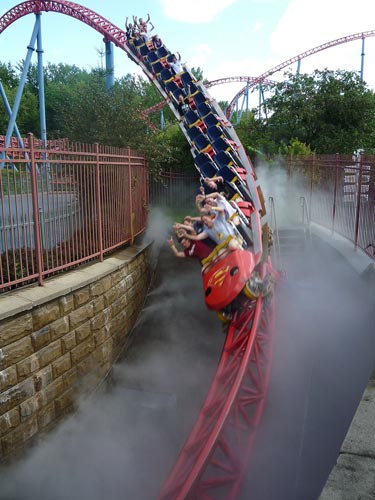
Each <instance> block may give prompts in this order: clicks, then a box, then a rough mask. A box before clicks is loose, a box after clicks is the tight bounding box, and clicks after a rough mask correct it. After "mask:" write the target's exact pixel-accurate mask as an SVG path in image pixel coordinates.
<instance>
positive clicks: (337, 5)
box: [270, 0, 375, 87]
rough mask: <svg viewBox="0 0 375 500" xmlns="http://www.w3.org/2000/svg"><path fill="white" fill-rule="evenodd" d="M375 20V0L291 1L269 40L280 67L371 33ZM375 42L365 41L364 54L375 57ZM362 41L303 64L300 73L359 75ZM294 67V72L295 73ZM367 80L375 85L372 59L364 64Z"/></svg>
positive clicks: (333, 49)
mask: <svg viewBox="0 0 375 500" xmlns="http://www.w3.org/2000/svg"><path fill="white" fill-rule="evenodd" d="M374 18H375V2H374V0H357V1H356V2H353V1H352V0H329V1H327V0H316V1H315V2H313V3H310V4H306V2H305V0H291V1H290V2H289V5H288V7H287V9H286V11H285V13H284V15H283V16H282V17H281V18H280V20H279V22H278V24H277V27H276V29H275V31H274V32H273V33H272V34H271V36H270V49H271V51H272V54H273V56H274V57H275V59H278V64H280V63H281V62H282V61H285V60H288V59H290V58H292V57H294V56H296V55H298V54H303V53H304V52H306V51H307V50H310V49H313V48H315V47H318V46H320V45H322V44H324V43H326V42H330V41H333V40H336V39H338V38H342V37H346V36H349V35H352V34H356V33H362V32H365V31H371V30H372V28H373V25H372V24H373V19H374ZM374 45H375V42H374V39H373V38H366V39H365V53H366V52H367V53H368V55H370V54H372V53H373V50H374ZM370 49H371V50H370ZM361 52H362V41H361V39H359V40H355V41H350V42H348V43H345V44H341V45H337V46H335V47H331V48H329V49H327V50H324V51H320V52H317V53H316V54H314V55H311V56H308V57H307V58H305V59H302V60H301V72H306V73H310V72H312V71H313V70H314V69H320V70H322V69H324V68H329V69H331V70H337V69H343V70H347V71H359V70H360V67H361ZM295 69H296V65H295V67H294V68H293V69H292V71H293V70H294V71H295ZM364 79H365V80H366V81H367V82H368V83H369V85H370V86H371V87H374V84H375V69H373V65H372V64H370V60H369V58H368V57H367V59H366V57H365V60H364Z"/></svg>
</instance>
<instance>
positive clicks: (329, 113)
mask: <svg viewBox="0 0 375 500" xmlns="http://www.w3.org/2000/svg"><path fill="white" fill-rule="evenodd" d="M272 87H273V91H274V94H273V96H272V97H270V98H269V99H268V100H267V101H266V103H265V104H266V107H267V110H268V116H269V119H268V122H267V128H268V129H269V131H270V136H271V138H272V140H273V141H274V142H275V143H276V144H282V143H284V144H289V142H290V140H291V139H292V138H297V139H298V140H299V141H300V142H302V143H304V144H306V145H308V146H309V147H310V148H311V149H312V150H315V151H316V152H317V153H336V152H340V153H351V152H352V151H354V150H355V149H358V147H361V148H364V149H365V150H366V151H367V152H368V153H370V152H373V151H374V144H375V95H374V92H373V91H371V90H369V89H368V87H367V86H366V84H365V83H364V82H362V81H361V80H360V78H359V75H358V74H356V73H354V72H348V71H335V72H334V71H330V70H327V69H326V70H324V71H318V70H316V71H315V72H314V73H313V74H312V75H306V74H304V75H292V74H288V75H287V79H286V81H284V82H283V83H278V84H276V85H273V86H271V88H272Z"/></svg>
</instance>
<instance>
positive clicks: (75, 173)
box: [0, 136, 148, 292]
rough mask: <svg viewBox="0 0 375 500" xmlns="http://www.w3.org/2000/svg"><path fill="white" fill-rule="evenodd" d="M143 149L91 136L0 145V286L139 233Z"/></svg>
mask: <svg viewBox="0 0 375 500" xmlns="http://www.w3.org/2000/svg"><path fill="white" fill-rule="evenodd" d="M147 207H148V169H147V162H146V160H145V158H144V156H143V154H141V153H139V152H137V151H134V150H131V149H127V148H126V149H120V148H114V147H104V146H100V145H98V144H94V145H83V144H71V145H69V147H67V149H65V150H62V149H61V144H59V145H54V144H53V143H52V144H49V145H48V146H47V149H41V147H40V144H39V143H35V142H34V140H32V137H31V136H30V137H29V141H27V147H26V148H24V149H20V148H18V147H9V148H4V147H0V292H1V291H6V290H9V289H10V288H12V287H14V286H17V285H18V284H21V283H25V282H33V281H38V282H39V284H42V282H43V279H44V278H45V277H46V276H50V275H51V274H55V273H56V272H58V271H61V270H64V269H67V268H71V267H73V266H76V265H78V264H81V263H84V262H87V261H90V260H93V259H99V260H103V257H104V254H106V253H108V252H109V251H111V250H114V249H116V248H119V247H121V246H123V245H124V244H126V243H131V242H132V241H133V239H134V238H135V237H136V236H137V235H138V234H140V233H142V232H143V231H144V229H145V227H146V221H147Z"/></svg>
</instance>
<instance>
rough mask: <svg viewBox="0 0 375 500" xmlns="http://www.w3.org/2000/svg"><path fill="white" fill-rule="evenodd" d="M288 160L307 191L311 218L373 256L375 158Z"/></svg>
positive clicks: (289, 168) (291, 173) (336, 157)
mask: <svg viewBox="0 0 375 500" xmlns="http://www.w3.org/2000/svg"><path fill="white" fill-rule="evenodd" d="M285 163H286V168H287V170H288V172H289V175H290V178H291V179H292V180H293V179H294V180H296V181H297V182H298V183H300V185H301V188H302V189H303V190H304V192H305V193H304V194H305V195H306V200H307V204H308V207H309V214H310V219H311V220H312V221H314V222H317V223H318V224H320V225H322V226H324V227H326V228H328V229H330V230H332V232H334V231H335V232H337V233H339V234H341V235H343V236H345V237H346V238H348V239H349V240H351V241H353V243H354V246H355V247H360V248H362V249H363V250H365V251H366V252H367V253H368V254H369V255H370V256H372V257H373V256H374V255H375V254H374V246H375V157H374V156H365V155H362V154H358V155H354V156H352V155H339V154H336V155H311V156H301V157H289V158H285ZM296 174H297V175H296Z"/></svg>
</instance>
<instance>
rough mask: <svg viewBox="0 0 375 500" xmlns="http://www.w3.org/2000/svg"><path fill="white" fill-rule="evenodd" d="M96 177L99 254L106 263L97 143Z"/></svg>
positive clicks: (96, 144) (101, 260)
mask: <svg viewBox="0 0 375 500" xmlns="http://www.w3.org/2000/svg"><path fill="white" fill-rule="evenodd" d="M95 177H96V215H97V221H98V239H99V252H100V257H99V258H100V262H103V261H104V253H103V222H102V202H101V198H100V193H101V184H100V162H99V144H98V143H97V142H96V143H95Z"/></svg>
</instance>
